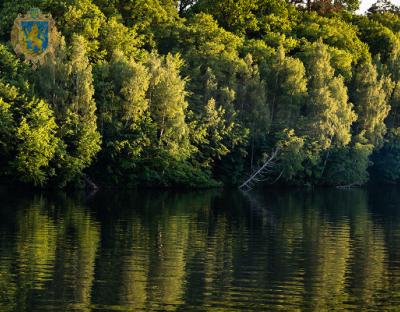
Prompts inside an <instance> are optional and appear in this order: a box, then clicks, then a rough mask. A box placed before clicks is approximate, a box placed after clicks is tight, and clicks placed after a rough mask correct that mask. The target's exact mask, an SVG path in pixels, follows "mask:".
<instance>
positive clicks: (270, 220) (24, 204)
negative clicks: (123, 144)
mask: <svg viewBox="0 0 400 312" xmlns="http://www.w3.org/2000/svg"><path fill="white" fill-rule="evenodd" d="M1 196H2V198H3V207H2V209H1V212H0V217H1V221H0V234H1V236H0V310H1V311H14V310H18V311H42V310H45V309H50V310H52V309H53V310H76V311H93V310H102V309H103V310H107V311H109V310H116V311H120V310H124V311H125V310H128V311H134V310H138V311H152V310H154V311H156V310H158V311H160V310H163V311H164V310H165V311H178V310H179V311H186V310H196V311H206V310H207V311H209V310H215V311H217V310H218V311H224V310H225V311H241V310H242V311H261V310H277V311H279V310H282V311H295V310H307V311H335V310H337V311H340V310H343V309H354V310H384V309H393V310H396V309H400V296H399V294H400V260H399V259H400V257H399V256H400V211H399V210H398V206H399V204H400V192H399V191H398V190H396V189H394V188H393V189H392V188H389V189H385V190H384V191H383V190H381V189H370V190H362V189H356V190H315V191H304V190H291V191H277V190H274V191H268V192H264V193H258V194H254V196H253V197H252V198H251V200H249V198H248V197H246V196H243V194H241V193H240V192H225V193H223V194H222V195H221V194H219V193H218V192H213V191H209V192H198V193H172V192H155V191H153V192H150V191H149V192H143V191H142V192H131V193H128V192H99V193H98V194H96V195H95V196H93V197H91V198H89V199H88V198H85V196H84V195H82V194H74V195H73V196H67V195H66V194H57V195H46V194H40V195H38V194H33V195H32V194H31V195H26V196H24V197H21V196H18V195H17V194H13V192H10V191H2V192H1ZM257 205H259V206H258V208H257ZM259 207H261V208H259Z"/></svg>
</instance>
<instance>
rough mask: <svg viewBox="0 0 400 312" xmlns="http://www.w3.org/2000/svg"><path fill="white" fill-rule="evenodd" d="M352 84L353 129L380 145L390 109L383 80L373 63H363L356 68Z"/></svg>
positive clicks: (376, 145)
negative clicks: (354, 119) (355, 120)
mask: <svg viewBox="0 0 400 312" xmlns="http://www.w3.org/2000/svg"><path fill="white" fill-rule="evenodd" d="M353 85H354V88H353V91H352V100H353V102H354V105H355V106H354V108H355V111H356V112H357V115H358V118H357V122H356V124H355V131H356V133H358V134H362V135H364V136H365V138H366V139H367V140H368V142H369V143H371V144H373V145H374V146H375V147H380V146H381V145H382V143H383V138H384V136H385V133H386V125H385V119H386V117H387V116H388V114H389V111H390V106H389V105H388V103H387V102H386V98H387V94H386V92H385V89H384V81H383V79H379V77H378V73H377V70H376V67H375V66H374V65H373V64H371V63H365V64H362V65H360V67H359V68H357V70H356V72H355V76H354V83H353Z"/></svg>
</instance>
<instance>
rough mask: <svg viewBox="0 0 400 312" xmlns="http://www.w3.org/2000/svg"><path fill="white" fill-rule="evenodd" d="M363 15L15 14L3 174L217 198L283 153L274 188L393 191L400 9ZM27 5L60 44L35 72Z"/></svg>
mask: <svg viewBox="0 0 400 312" xmlns="http://www.w3.org/2000/svg"><path fill="white" fill-rule="evenodd" d="M357 3H358V2H354V1H352V0H348V1H342V2H337V1H335V2H332V3H331V2H329V1H328V2H327V1H307V2H305V3H301V2H300V3H299V2H297V1H294V2H291V3H289V2H285V1H281V0H240V1H238V0H235V1H233V0H232V1H231V0H213V1H209V0H198V1H194V0H189V1H174V0H151V1H148V0H146V1H145V0H132V1H123V0H114V1H106V0H79V1H78V0H29V1H26V0H4V1H2V4H1V5H0V166H1V176H2V178H3V180H4V181H12V180H14V181H20V182H23V183H27V184H30V185H35V186H58V187H65V186H69V185H73V186H80V185H83V183H84V182H83V181H84V178H85V177H90V179H92V180H94V181H95V182H96V183H97V184H100V185H107V186H124V187H134V186H138V185H140V186H168V187H174V186H178V187H182V186H183V187H208V186H216V185H221V183H225V184H237V183H239V182H240V181H242V180H243V178H244V177H245V176H246V175H248V174H249V173H250V172H251V171H252V170H254V169H255V168H257V166H259V165H260V164H261V163H262V162H263V160H265V159H266V158H267V157H268V154H270V153H271V151H272V150H274V149H276V148H279V151H280V152H279V157H278V161H277V163H276V166H275V168H274V172H271V174H270V178H269V179H267V181H265V183H269V184H271V183H282V184H296V185H304V184H312V185H317V184H318V185H353V184H357V185H358V184H364V183H366V182H367V181H369V180H373V181H378V182H386V183H396V182H397V181H398V180H399V178H400V116H399V114H400V35H399V33H398V32H399V30H400V15H399V10H398V8H397V7H395V6H394V5H391V4H390V3H388V2H378V3H377V4H375V5H374V6H373V7H372V8H371V9H370V11H369V13H368V14H367V15H356V14H355V13H354V11H355V10H356V9H357ZM31 7H38V8H40V9H41V10H42V11H43V12H46V13H51V14H52V16H53V18H54V19H55V20H56V23H57V28H58V30H59V35H58V37H57V40H56V42H55V45H56V49H55V53H54V55H52V56H51V57H47V59H46V61H45V63H44V64H43V65H40V66H39V67H38V68H37V69H36V70H33V69H32V68H31V66H30V65H29V64H25V63H24V62H23V60H21V59H19V58H18V57H17V56H15V54H14V53H13V51H12V47H11V45H10V43H9V41H10V31H11V27H12V24H13V21H14V19H15V18H16V16H17V15H18V14H19V13H23V14H24V13H26V12H27V11H28V10H29V9H30V8H31Z"/></svg>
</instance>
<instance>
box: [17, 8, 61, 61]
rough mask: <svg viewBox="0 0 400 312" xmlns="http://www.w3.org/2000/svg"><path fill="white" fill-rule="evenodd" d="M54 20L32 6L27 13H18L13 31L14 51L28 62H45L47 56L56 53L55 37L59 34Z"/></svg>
mask: <svg viewBox="0 0 400 312" xmlns="http://www.w3.org/2000/svg"><path fill="white" fill-rule="evenodd" d="M54 25H55V23H54V20H53V19H52V17H51V15H49V14H42V12H41V11H40V10H39V9H37V8H32V9H31V10H29V12H28V13H27V14H26V15H25V16H22V15H18V17H17V18H16V19H15V21H14V26H13V28H12V31H11V42H12V44H13V46H14V51H15V52H16V53H17V54H21V55H23V56H24V57H25V61H26V62H32V63H33V67H34V68H36V64H37V63H43V62H44V59H45V56H46V55H48V54H53V53H54V38H55V37H56V36H57V30H56V28H55V26H54Z"/></svg>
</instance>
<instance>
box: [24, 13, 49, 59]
mask: <svg viewBox="0 0 400 312" xmlns="http://www.w3.org/2000/svg"><path fill="white" fill-rule="evenodd" d="M20 35H22V37H23V38H20V39H22V40H21V43H23V44H22V49H23V50H25V51H26V52H28V53H34V54H40V53H42V52H44V51H46V49H47V47H48V45H49V22H47V21H22V22H21V34H20Z"/></svg>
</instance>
